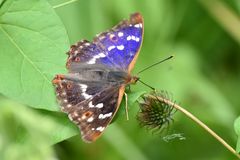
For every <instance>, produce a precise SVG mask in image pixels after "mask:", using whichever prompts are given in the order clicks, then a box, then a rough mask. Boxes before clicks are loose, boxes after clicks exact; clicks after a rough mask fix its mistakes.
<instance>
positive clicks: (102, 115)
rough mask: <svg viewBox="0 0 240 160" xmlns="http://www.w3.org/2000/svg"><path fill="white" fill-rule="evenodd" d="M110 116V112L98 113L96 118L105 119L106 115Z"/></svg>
mask: <svg viewBox="0 0 240 160" xmlns="http://www.w3.org/2000/svg"><path fill="white" fill-rule="evenodd" d="M111 116H112V112H110V113H107V114H99V116H98V118H99V119H105V118H107V117H111Z"/></svg>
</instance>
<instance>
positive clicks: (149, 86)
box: [138, 79, 156, 91]
mask: <svg viewBox="0 0 240 160" xmlns="http://www.w3.org/2000/svg"><path fill="white" fill-rule="evenodd" d="M138 81H139V82H141V83H142V84H144V85H145V86H147V87H149V88H151V89H152V90H154V91H156V89H155V88H153V87H152V86H150V85H148V84H147V83H145V82H143V81H141V80H140V79H138Z"/></svg>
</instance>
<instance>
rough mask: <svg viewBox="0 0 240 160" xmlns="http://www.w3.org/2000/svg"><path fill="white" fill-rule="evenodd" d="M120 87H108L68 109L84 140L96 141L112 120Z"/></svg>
mask: <svg viewBox="0 0 240 160" xmlns="http://www.w3.org/2000/svg"><path fill="white" fill-rule="evenodd" d="M118 89H119V88H113V87H110V88H107V89H105V90H103V91H101V92H99V93H98V94H97V95H95V96H94V97H93V98H92V99H89V100H86V101H83V102H81V103H79V104H77V105H76V106H74V107H73V108H71V109H70V110H68V111H67V113H68V115H69V118H70V119H71V120H72V121H73V122H74V123H76V124H77V125H78V126H79V128H80V131H81V134H82V139H83V140H84V141H86V142H92V141H95V140H96V139H97V138H98V137H99V136H100V135H101V134H102V132H103V131H104V130H105V128H106V127H107V125H108V124H109V123H110V122H111V120H112V118H113V116H114V115H115V113H116V111H117V108H118V106H117V101H118V96H119V91H118Z"/></svg>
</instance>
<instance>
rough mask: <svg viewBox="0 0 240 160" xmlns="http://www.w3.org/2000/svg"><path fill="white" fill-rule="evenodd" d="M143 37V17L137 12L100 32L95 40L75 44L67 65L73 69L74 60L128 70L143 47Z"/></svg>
mask: <svg viewBox="0 0 240 160" xmlns="http://www.w3.org/2000/svg"><path fill="white" fill-rule="evenodd" d="M142 38H143V19H142V17H141V15H140V14H139V13H135V14H133V15H132V16H131V17H130V19H129V20H123V21H121V22H120V23H119V24H118V25H116V26H114V27H113V28H112V29H110V30H108V31H106V32H103V33H100V34H99V35H98V36H96V37H95V38H94V40H93V42H89V41H87V40H83V41H80V42H78V43H77V44H76V45H73V46H72V47H71V49H70V51H69V52H68V53H69V58H68V62H67V66H68V68H69V69H70V70H71V63H72V62H80V63H87V64H96V63H97V64H105V65H106V66H108V67H111V68H119V69H122V70H124V71H127V70H128V66H129V64H130V63H131V62H132V60H133V58H134V57H135V56H136V53H137V52H138V50H139V48H140V47H141V43H142Z"/></svg>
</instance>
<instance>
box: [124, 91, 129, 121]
mask: <svg viewBox="0 0 240 160" xmlns="http://www.w3.org/2000/svg"><path fill="white" fill-rule="evenodd" d="M124 97H125V112H126V116H127V120H129V117H128V104H127V102H128V97H127V93H126V92H124Z"/></svg>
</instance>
